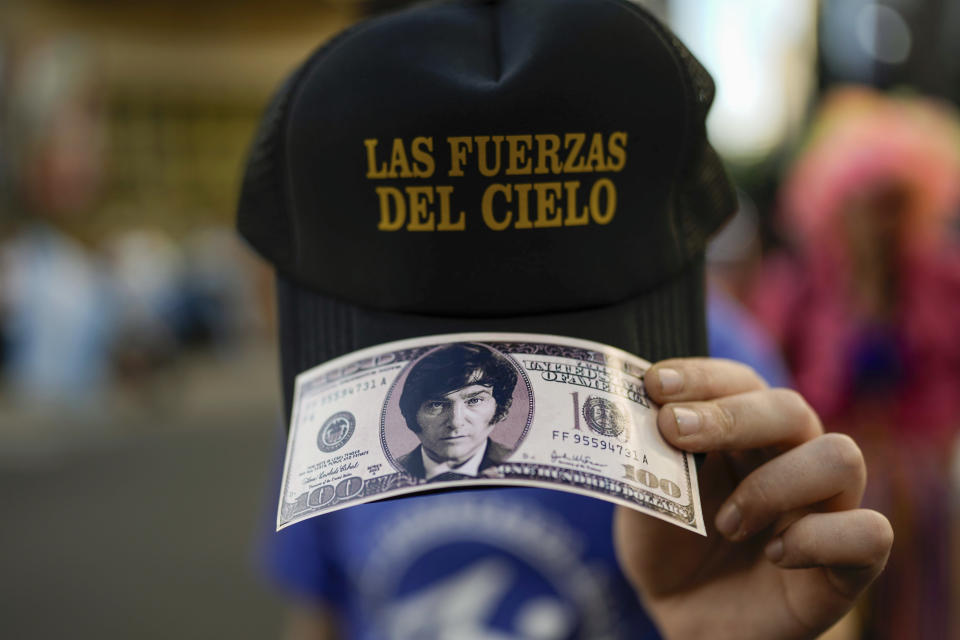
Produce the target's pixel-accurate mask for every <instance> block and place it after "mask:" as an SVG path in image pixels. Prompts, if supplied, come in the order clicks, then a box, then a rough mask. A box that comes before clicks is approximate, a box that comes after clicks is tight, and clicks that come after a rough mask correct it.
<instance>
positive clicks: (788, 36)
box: [0, 0, 960, 638]
mask: <svg viewBox="0 0 960 640" xmlns="http://www.w3.org/2000/svg"><path fill="white" fill-rule="evenodd" d="M402 4H406V3H405V2H403V1H402V0H394V1H388V0H381V1H374V0H369V1H361V0H356V1H351V0H313V1H308V0H273V1H272V2H269V3H267V2H254V1H248V2H239V3H237V2H225V1H223V0H207V1H206V2H184V1H182V0H174V1H170V0H167V1H164V2H160V1H154V0H141V1H140V2H136V3H128V2H118V1H111V0H84V1H82V2H81V1H79V0H5V1H4V2H3V3H2V4H0V522H3V525H2V526H0V637H5V638H58V637H64V636H68V635H69V636H70V637H77V638H170V637H178V638H193V637H236V638H262V637H277V636H279V635H280V630H281V626H282V609H283V603H282V602H281V600H280V598H279V596H277V595H275V594H274V592H273V591H272V590H271V588H270V587H269V586H268V585H267V582H266V581H265V580H264V579H263V578H262V577H261V576H260V575H258V573H257V570H256V564H257V563H256V560H255V556H256V555H257V553H258V552H257V546H256V544H257V543H256V540H257V536H258V535H259V531H260V530H261V529H263V528H264V523H265V522H267V520H268V519H269V518H268V517H266V516H265V515H264V514H265V510H269V509H270V503H271V501H272V500H273V496H272V495H269V494H270V491H271V490H270V489H269V487H270V480H271V478H272V477H273V475H275V474H276V473H277V469H276V468H275V465H276V460H277V449H278V446H279V440H280V437H281V436H280V433H281V428H280V421H281V418H280V390H279V383H278V374H277V354H276V347H275V337H274V324H273V318H272V306H273V291H272V274H271V272H270V271H269V270H268V269H267V267H266V266H265V265H264V264H262V263H261V262H259V261H258V260H257V259H256V258H255V257H254V256H253V254H252V252H250V251H249V250H247V249H246V248H245V247H244V246H243V245H242V244H241V243H240V242H239V240H238V239H237V237H236V236H235V233H234V231H233V229H232V224H233V215H234V207H235V204H236V197H237V191H238V187H239V180H240V176H241V170H242V165H243V161H244V155H245V151H246V148H247V146H248V144H249V142H250V140H251V137H252V135H253V131H254V128H255V126H256V123H257V120H258V118H259V116H260V114H261V112H262V109H263V108H264V106H265V103H266V100H267V99H268V97H269V95H270V93H271V92H272V90H273V89H274V88H275V87H276V86H277V84H278V83H279V82H280V80H281V79H282V78H283V77H284V76H285V74H286V73H287V72H288V71H290V70H291V69H292V68H293V67H294V66H295V65H296V64H297V63H299V62H300V61H301V60H302V59H303V58H304V57H305V56H306V55H307V54H308V53H309V52H310V51H311V50H312V49H313V48H314V47H315V46H316V45H317V44H319V43H320V42H322V41H324V40H325V39H327V38H328V37H329V36H330V35H332V34H333V33H335V32H337V31H338V30H340V29H341V28H343V27H344V26H346V25H348V24H350V23H351V22H353V21H355V20H357V19H359V18H361V17H364V16H366V15H370V14H372V13H376V12H379V11H384V10H389V9H391V8H393V7H396V6H400V5H402ZM641 4H646V5H647V6H649V7H650V8H651V9H652V10H654V11H655V12H656V13H657V14H658V15H659V16H660V17H661V18H662V19H663V20H665V21H666V22H668V23H669V24H670V25H671V26H672V27H673V28H674V30H675V31H677V33H678V34H679V35H680V36H681V39H682V40H683V41H684V42H685V43H686V44H687V45H688V46H689V48H690V49H691V50H692V51H693V52H694V53H695V54H696V55H697V57H698V58H699V59H700V60H701V61H703V62H704V64H705V66H706V67H707V68H708V70H709V71H710V72H711V74H712V75H713V77H714V79H715V80H716V82H717V86H718V93H717V99H716V101H715V104H714V108H713V111H712V114H711V117H710V121H709V130H710V135H711V139H712V141H713V143H714V145H715V147H716V148H717V149H718V150H719V151H720V152H721V154H722V155H723V157H724V158H725V160H726V161H727V163H728V167H729V169H730V171H731V174H732V175H733V177H734V178H735V180H736V182H737V184H738V187H739V189H740V198H741V207H740V212H739V214H738V215H737V217H736V218H735V220H734V221H733V222H732V223H731V224H730V225H729V226H728V227H727V229H726V230H725V231H724V232H723V233H722V234H721V235H720V236H719V237H718V238H717V239H716V240H715V242H714V244H713V246H712V248H711V251H710V256H709V258H710V260H709V262H710V269H711V278H712V286H713V295H714V296H716V297H718V298H719V299H722V301H723V304H725V305H728V306H729V307H730V308H735V309H736V310H737V312H738V313H742V314H744V316H745V317H747V318H749V321H748V326H749V327H750V331H751V332H752V333H751V338H750V339H756V340H757V341H758V342H760V343H762V344H766V345H770V348H771V349H773V350H775V351H776V355H777V357H779V358H780V359H781V361H782V363H783V366H784V367H785V369H786V371H787V372H788V374H789V376H790V377H791V379H792V380H793V383H794V384H795V386H796V387H797V388H798V389H800V390H801V391H802V392H803V393H804V395H805V396H807V397H808V399H809V400H810V401H811V403H812V404H813V405H814V406H815V408H817V410H818V411H819V412H820V413H821V415H822V416H823V417H824V420H825V422H826V423H827V425H828V426H829V427H830V428H831V429H836V430H842V431H847V432H850V433H853V434H854V435H855V436H856V437H857V438H858V441H860V442H861V444H862V445H863V448H864V450H865V452H866V453H867V457H868V464H869V468H870V474H871V488H870V494H869V495H868V497H867V501H868V503H870V505H871V506H873V507H874V508H878V509H880V510H882V511H884V513H886V514H887V515H888V516H890V517H891V518H892V519H893V521H894V526H895V528H896V531H897V544H896V548H895V554H894V557H893V558H892V560H891V565H890V570H889V571H888V572H887V576H886V578H885V579H884V580H881V582H880V583H878V585H877V586H876V587H875V588H874V589H873V591H872V592H871V593H870V594H869V595H868V597H866V598H864V600H863V602H862V603H861V605H860V606H859V607H858V610H857V611H856V612H855V614H854V615H853V616H852V617H851V619H850V620H849V623H848V626H847V633H848V635H847V637H855V638H914V637H924V638H926V637H929V638H941V637H949V636H950V634H951V633H953V634H955V635H954V636H953V637H960V636H958V635H957V634H960V621H958V620H956V619H955V620H952V621H951V620H950V616H951V615H954V616H955V615H956V614H955V613H953V612H952V611H951V609H955V607H950V606H949V604H950V603H951V602H956V601H958V600H957V599H956V598H955V597H957V596H958V594H960V536H958V535H957V533H956V532H957V531H960V526H958V522H960V519H958V515H957V514H958V511H960V499H958V497H957V496H958V495H960V455H958V451H960V449H958V447H957V439H956V434H957V432H958V427H960V332H958V327H960V249H958V245H957V244H956V242H957V233H958V231H960V224H958V222H957V217H958V213H960V121H958V117H957V111H956V105H957V104H958V101H960V3H957V2H955V1H954V0H922V1H921V0H882V1H879V0H878V1H874V0H821V1H817V0H650V1H648V2H642V3H641ZM745 322H747V321H745ZM745 326H747V325H745ZM951 625H953V626H951ZM951 629H952V631H951Z"/></svg>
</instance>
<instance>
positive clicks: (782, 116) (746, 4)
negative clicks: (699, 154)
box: [668, 0, 816, 163]
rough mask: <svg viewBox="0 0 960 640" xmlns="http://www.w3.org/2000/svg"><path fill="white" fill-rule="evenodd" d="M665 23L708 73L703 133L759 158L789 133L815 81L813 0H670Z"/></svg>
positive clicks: (738, 157) (729, 152) (736, 152)
mask: <svg viewBox="0 0 960 640" xmlns="http://www.w3.org/2000/svg"><path fill="white" fill-rule="evenodd" d="M668 16H669V21H670V24H671V25H672V26H673V28H674V30H675V31H676V32H677V33H678V35H679V36H680V38H681V39H682V40H683V41H684V42H685V43H686V44H687V46H688V47H689V48H690V50H691V51H692V52H693V54H694V55H696V56H697V57H698V58H699V59H700V61H701V62H703V64H704V66H705V67H706V68H707V70H708V71H709V72H710V74H711V75H712V76H713V78H714V80H715V81H716V84H717V96H716V101H715V102H714V106H713V110H712V112H711V113H710V118H709V120H708V122H707V125H708V128H709V133H710V139H711V141H712V142H713V143H714V145H715V146H716V147H717V149H718V151H720V153H721V154H722V155H724V156H725V157H727V158H728V159H730V160H734V161H738V162H747V163H749V162H756V161H759V160H763V159H764V158H766V157H767V156H769V155H770V154H771V153H773V152H774V151H776V150H777V148H778V147H779V146H780V145H782V144H783V143H784V142H786V141H787V140H788V139H789V138H790V137H791V136H793V135H795V134H796V133H797V131H798V129H799V127H800V125H801V124H802V122H803V119H804V117H805V115H806V111H807V106H808V104H809V102H810V99H811V96H812V92H813V89H814V87H815V76H814V69H815V62H816V38H815V33H816V28H815V27H816V2H815V1H814V0H672V2H670V3H669V6H668Z"/></svg>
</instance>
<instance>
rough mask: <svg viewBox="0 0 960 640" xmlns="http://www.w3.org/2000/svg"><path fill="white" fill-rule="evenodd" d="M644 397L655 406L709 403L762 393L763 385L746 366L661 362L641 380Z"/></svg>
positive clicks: (685, 360) (700, 360) (706, 360)
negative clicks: (693, 401)
mask: <svg viewBox="0 0 960 640" xmlns="http://www.w3.org/2000/svg"><path fill="white" fill-rule="evenodd" d="M643 384H644V386H645V387H646V389H647V395H649V396H650V398H651V399H652V400H653V401H654V402H656V403H657V404H661V405H662V404H666V403H667V402H684V401H689V400H713V399H715V398H722V397H723V396H732V395H736V394H739V393H746V392H748V391H758V390H760V389H766V388H767V383H766V382H764V380H763V378H761V377H760V375H759V374H758V373H757V372H756V371H754V370H753V369H752V368H750V367H748V366H747V365H745V364H743V363H740V362H735V361H733V360H724V359H722V358H672V359H670V360H662V361H660V362H658V363H656V364H655V365H653V366H652V367H650V368H649V369H648V370H647V373H646V374H645V375H644V377H643Z"/></svg>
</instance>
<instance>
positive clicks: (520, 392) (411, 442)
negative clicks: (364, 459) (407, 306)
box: [380, 341, 534, 473]
mask: <svg viewBox="0 0 960 640" xmlns="http://www.w3.org/2000/svg"><path fill="white" fill-rule="evenodd" d="M451 344H472V345H478V346H481V347H484V348H485V349H490V350H491V351H493V352H495V353H497V354H499V355H501V356H503V357H505V358H506V359H507V360H508V361H509V362H510V364H511V365H513V368H514V370H515V371H516V372H517V386H516V387H514V389H513V400H512V402H511V404H510V410H509V411H508V412H507V415H506V417H505V418H504V419H503V420H501V421H500V422H499V423H498V424H497V426H495V427H494V428H493V432H492V433H491V434H490V437H491V438H493V439H494V440H495V441H497V442H499V443H501V444H503V445H506V446H507V447H510V448H511V449H513V450H514V451H515V450H516V449H517V448H518V447H519V446H520V444H521V443H522V442H523V441H524V439H526V437H527V433H528V432H529V431H530V425H531V424H533V413H534V396H533V387H532V386H530V379H529V378H527V374H526V372H525V371H524V370H523V367H521V366H520V365H519V364H518V363H517V361H516V360H515V359H514V358H513V356H511V355H510V354H509V353H504V352H503V351H500V350H499V349H497V348H496V347H493V346H491V345H490V344H487V343H485V342H469V341H460V342H444V343H441V344H437V345H435V346H433V347H431V348H429V349H427V350H426V351H424V352H423V353H422V354H420V355H419V356H418V357H416V358H415V359H413V360H411V361H410V362H408V363H407V365H406V366H405V367H404V368H403V370H402V371H401V372H400V374H399V375H398V376H397V377H396V378H395V379H394V381H393V384H391V385H390V390H389V391H388V392H387V397H386V398H385V399H384V401H383V407H382V408H381V409H380V446H381V447H382V448H383V452H384V454H385V455H386V456H387V460H389V461H390V464H391V465H393V467H394V468H395V469H396V470H397V471H400V472H401V473H404V469H403V467H402V466H401V465H400V464H399V463H398V462H397V458H398V457H400V456H402V455H404V454H406V453H409V452H410V451H412V450H413V449H415V448H416V447H417V445H419V444H420V439H419V438H418V437H417V434H415V433H414V432H413V431H411V430H410V429H409V428H407V422H406V420H404V418H403V414H402V413H400V395H401V393H402V389H403V386H404V385H405V384H406V382H407V375H408V374H409V373H410V370H411V369H412V368H413V367H414V365H416V364H417V363H418V362H420V360H422V359H423V358H425V357H426V356H428V355H430V354H431V353H433V352H434V351H436V350H437V349H440V348H441V347H446V346H448V345H451ZM388 425H389V427H388ZM388 428H389V431H390V433H388Z"/></svg>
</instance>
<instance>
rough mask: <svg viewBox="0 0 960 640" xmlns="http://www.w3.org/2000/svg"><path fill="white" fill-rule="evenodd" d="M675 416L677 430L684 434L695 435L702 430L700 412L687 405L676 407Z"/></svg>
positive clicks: (674, 409)
mask: <svg viewBox="0 0 960 640" xmlns="http://www.w3.org/2000/svg"><path fill="white" fill-rule="evenodd" d="M673 417H674V419H676V421H677V431H679V432H680V435H682V436H689V435H693V434H694V433H696V432H697V431H700V414H699V413H697V412H696V411H694V410H693V409H687V408H686V407H674V408H673Z"/></svg>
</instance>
